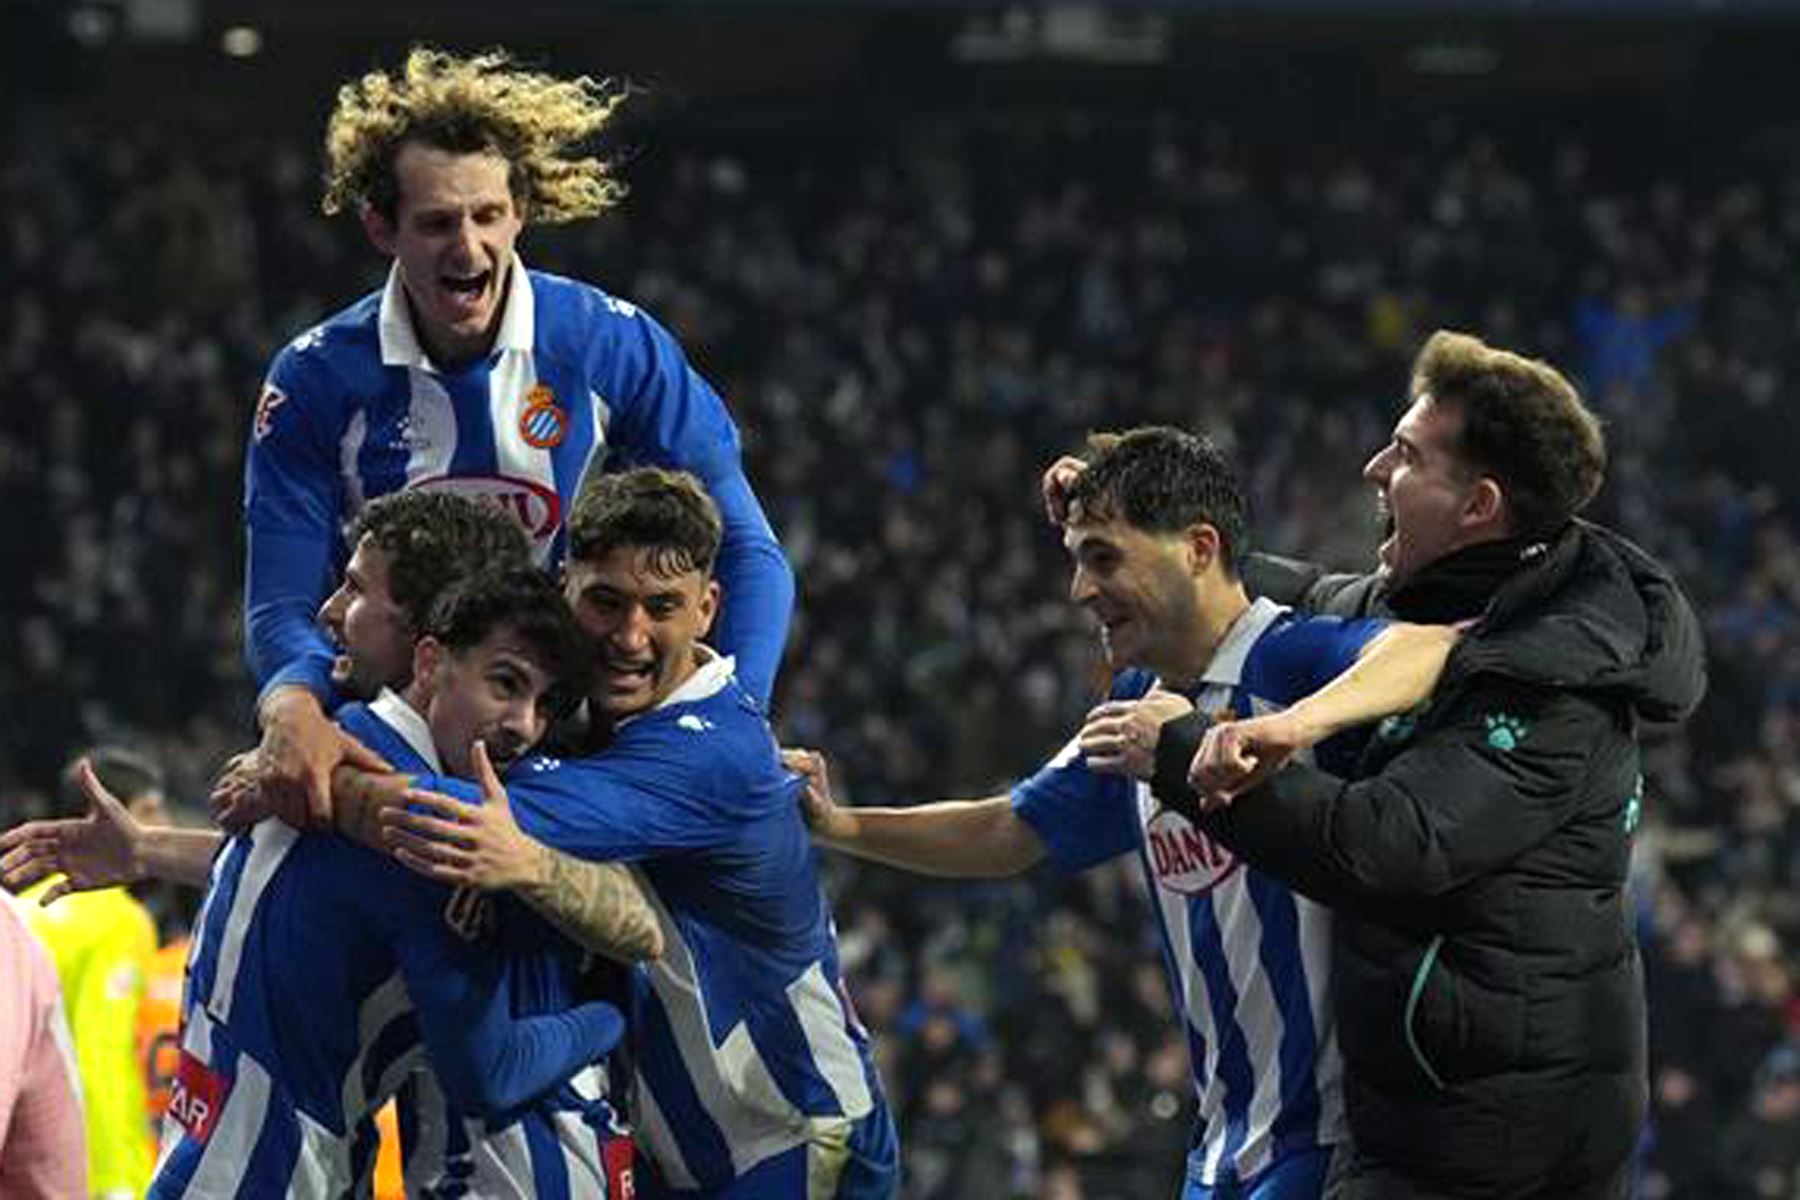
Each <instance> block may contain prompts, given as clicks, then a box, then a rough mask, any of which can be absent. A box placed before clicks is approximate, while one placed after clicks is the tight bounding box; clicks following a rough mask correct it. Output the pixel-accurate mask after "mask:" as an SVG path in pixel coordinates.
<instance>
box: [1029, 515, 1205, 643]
mask: <svg viewBox="0 0 1800 1200" xmlns="http://www.w3.org/2000/svg"><path fill="white" fill-rule="evenodd" d="M1063 545H1064V546H1065V547H1066V548H1067V549H1068V551H1069V557H1070V558H1071V559H1073V560H1074V564H1075V565H1074V574H1073V576H1072V577H1071V579H1070V580H1069V598H1070V599H1071V600H1073V601H1074V602H1075V603H1076V604H1077V605H1079V606H1080V607H1081V608H1083V609H1085V610H1086V611H1087V612H1089V613H1091V614H1092V615H1093V617H1094V619H1095V620H1096V621H1098V622H1099V624H1100V640H1101V642H1102V644H1103V645H1104V646H1105V647H1106V653H1107V658H1108V659H1109V660H1110V662H1111V663H1112V665H1113V667H1115V668H1119V667H1145V668H1148V669H1150V670H1153V671H1156V672H1158V673H1159V674H1175V673H1179V672H1180V671H1182V670H1184V669H1185V667H1186V664H1185V662H1184V658H1185V655H1184V653H1183V647H1184V644H1185V643H1186V641H1187V640H1189V637H1190V636H1191V631H1193V630H1196V629H1198V628H1200V626H1201V624H1202V623H1201V620H1200V613H1199V602H1198V593H1197V591H1196V588H1195V581H1194V576H1193V573H1192V566H1191V563H1190V560H1189V555H1188V541H1187V538H1186V537H1185V536H1184V535H1182V534H1155V533H1146V532H1144V531H1143V530H1141V529H1138V528H1135V527H1134V526H1132V525H1130V524H1128V523H1127V522H1125V521H1123V520H1120V519H1117V518H1115V519H1112V520H1086V519H1082V518H1081V517H1080V516H1079V514H1075V515H1073V516H1072V517H1071V519H1070V521H1069V522H1068V523H1067V524H1066V525H1065V526H1064V529H1063Z"/></svg>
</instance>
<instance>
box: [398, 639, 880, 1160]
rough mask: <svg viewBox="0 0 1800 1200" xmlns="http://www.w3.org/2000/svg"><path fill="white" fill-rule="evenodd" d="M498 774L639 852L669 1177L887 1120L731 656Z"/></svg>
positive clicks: (806, 849)
mask: <svg viewBox="0 0 1800 1200" xmlns="http://www.w3.org/2000/svg"><path fill="white" fill-rule="evenodd" d="M439 785H444V786H446V787H448V789H449V790H451V791H453V792H455V793H456V794H458V795H460V796H463V797H465V798H469V799H476V798H478V797H477V796H476V795H475V793H474V789H472V788H470V787H469V786H468V785H458V784H456V783H455V782H454V781H447V780H432V781H429V786H432V787H437V786H439ZM506 785H507V794H508V795H509V796H510V797H511V802H512V808H513V814H514V816H515V817H517V819H518V821H519V824H520V825H521V827H523V828H524V829H525V831H526V832H528V833H530V834H531V835H532V836H533V837H536V838H537V839H539V840H540V841H543V842H545V843H547V844H549V845H551V846H555V847H557V848H558V849H561V850H564V851H566V852H568V853H571V854H575V855H578V856H580V857H583V858H588V859H598V860H609V861H625V862H632V863H634V864H636V867H637V870H638V872H639V875H640V878H641V879H642V880H643V882H644V883H645V884H646V890H647V891H649V892H650V894H651V900H652V904H653V905H654V906H655V908H656V910H657V915H658V917H659V919H660V922H661V925H662V930H663V935H664V938H665V943H666V948H665V950H664V952H663V955H662V957H661V959H659V960H657V961H656V962H654V963H652V964H650V965H649V966H648V967H647V968H640V969H639V970H638V971H637V972H636V973H635V976H634V979H635V983H634V987H635V993H636V994H635V996H634V1012H633V1014H632V1017H633V1024H632V1031H633V1038H634V1047H635V1050H636V1057H637V1080H636V1083H637V1086H636V1088H635V1089H634V1097H633V1099H634V1105H635V1107H634V1109H633V1112H632V1126H633V1130H634V1133H635V1134H636V1136H637V1139H638V1144H639V1146H640V1147H641V1148H642V1149H644V1150H646V1151H647V1152H648V1154H649V1156H650V1157H651V1159H652V1160H653V1162H654V1164H655V1166H656V1168H657V1170H658V1173H659V1174H660V1175H661V1177H662V1180H663V1182H664V1183H665V1184H666V1185H667V1186H669V1187H673V1188H677V1189H684V1190H689V1189H691V1190H699V1191H702V1192H705V1191H709V1190H715V1189H718V1188H722V1187H724V1186H726V1185H727V1184H729V1183H730V1182H731V1181H732V1180H734V1179H737V1178H739V1177H741V1176H742V1175H744V1174H745V1173H746V1172H748V1171H749V1170H751V1169H752V1168H753V1167H755V1166H756V1165H757V1164H758V1163H761V1162H763V1161H765V1160H767V1159H769V1158H770V1157H772V1156H774V1155H777V1154H780V1153H783V1152H784V1151H788V1150H791V1149H793V1148H794V1147H796V1146H802V1145H805V1144H807V1143H809V1142H816V1143H820V1144H827V1143H835V1144H836V1145H838V1146H839V1147H840V1151H841V1146H842V1143H843V1142H844V1140H845V1139H846V1137H847V1135H848V1133H849V1128H848V1127H849V1126H850V1124H851V1123H852V1122H855V1121H857V1120H858V1119H861V1118H865V1117H869V1116H870V1115H871V1114H874V1115H876V1116H877V1117H878V1118H879V1119H881V1120H886V1119H887V1118H886V1103H885V1100H884V1099H883V1097H882V1094H881V1087H880V1083H879V1080H878V1079H877V1077H876V1073H875V1067H874V1063H873V1061H872V1059H871V1057H870V1051H869V1039H868V1035H867V1033H866V1032H865V1031H864V1029H863V1028H862V1026H861V1024H860V1023H859V1022H858V1021H857V1018H856V1015H855V1012H854V1011H853V1009H852V1007H851V1004H850V1001H849V997H848V996H847V994H846V993H845V991H844V987H843V982H842V978H841V975H840V972H839V968H838V955H837V943H836V934H835V931H834V929H833V927H832V923H831V916H830V911H829V908H828V906H827V903H826V900H825V896H824V894H823V892H822V891H821V890H820V887H819V876H818V866H817V860H816V858H815V855H814V851H813V848H812V843H811V839H810V837H809V836H808V833H807V830H806V824H805V821H804V819H803V818H802V815H801V811H800V802H799V788H800V786H801V785H800V781H799V780H798V779H797V778H796V777H794V776H793V775H791V774H789V773H788V772H787V770H786V769H785V768H783V766H782V765H781V759H780V755H779V747H778V746H777V745H776V742H775V738H774V734H773V733H772V732H771V730H770V729H769V725H768V722H767V721H766V720H765V719H764V718H763V715H762V710H761V707H760V706H759V705H758V704H757V702H756V700H755V698H754V697H752V696H751V695H750V694H749V693H748V692H747V691H746V690H745V689H744V687H743V686H742V685H741V684H740V683H739V682H738V681H737V680H736V678H734V676H733V674H732V661H731V660H730V659H729V658H717V657H714V658H711V659H710V660H709V661H708V662H707V663H706V664H705V665H703V666H702V667H701V668H700V669H699V670H698V671H697V672H696V673H695V674H694V676H693V677H692V678H691V679H689V680H688V681H687V682H686V683H685V684H684V685H682V686H681V687H680V688H678V689H677V690H676V691H675V692H674V693H673V694H672V695H671V696H669V698H668V699H667V700H665V701H664V702H663V703H662V704H661V705H659V706H657V707H656V708H654V709H651V710H650V711H648V712H645V713H642V714H640V715H638V716H636V717H634V718H632V719H630V720H628V721H625V722H623V723H622V724H621V725H620V727H619V729H618V731H617V733H616V734H615V736H614V738H613V741H612V742H611V744H610V745H608V746H607V748H606V750H605V751H604V752H603V753H601V754H597V755H593V756H590V757H585V758H579V759H556V758H548V757H538V758H534V759H528V760H526V761H525V762H523V763H520V764H518V765H516V766H515V767H514V768H513V769H512V771H511V772H509V774H508V777H507V780H506ZM421 786H427V782H426V781H421Z"/></svg>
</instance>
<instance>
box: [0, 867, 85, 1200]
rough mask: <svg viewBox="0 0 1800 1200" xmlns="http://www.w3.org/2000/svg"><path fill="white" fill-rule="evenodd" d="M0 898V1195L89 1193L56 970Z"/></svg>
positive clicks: (9, 902) (47, 1199)
mask: <svg viewBox="0 0 1800 1200" xmlns="http://www.w3.org/2000/svg"><path fill="white" fill-rule="evenodd" d="M18 903H19V901H17V900H14V899H13V898H12V897H11V896H8V895H6V894H5V893H0V1196H5V1197H7V1198H8V1200H15V1198H17V1200H38V1198H39V1197H42V1198H43V1200H66V1198H67V1197H70V1196H85V1195H87V1141H86V1138H85V1137H84V1136H83V1134H82V1128H81V1089H80V1084H78V1083H77V1082H76V1079H77V1076H76V1074H75V1054H74V1048H73V1047H72V1046H71V1044H70V1041H69V1026H68V1022H67V1021H66V1020H65V1019H64V1018H63V1009H62V993H61V991H60V990H59V989H58V986H57V982H56V970H55V968H53V967H52V966H51V965H50V956H49V955H48V954H46V953H45V951H44V948H43V947H42V946H40V945H39V944H38V942H37V939H36V938H34V937H33V936H32V935H31V931H30V930H28V929H27V928H26V927H25V919H24V917H22V916H21V915H20V914H19V912H18V911H17V909H16V908H15V905H17V904H18Z"/></svg>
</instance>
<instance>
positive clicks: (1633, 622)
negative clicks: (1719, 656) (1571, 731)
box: [1445, 521, 1706, 724]
mask: <svg viewBox="0 0 1800 1200" xmlns="http://www.w3.org/2000/svg"><path fill="white" fill-rule="evenodd" d="M1521 557H1522V558H1523V559H1524V560H1525V561H1524V565H1522V566H1521V567H1520V568H1519V569H1518V570H1517V571H1516V572H1514V573H1513V574H1512V575H1511V576H1509V577H1508V578H1507V579H1506V580H1505V581H1504V582H1503V583H1502V584H1501V585H1500V588H1499V590H1498V591H1497V592H1496V593H1495V594H1494V597H1493V600H1492V601H1491V602H1490V603H1489V604H1488V605H1487V608H1486V611H1485V612H1484V613H1483V615H1482V616H1481V618H1480V620H1479V621H1478V622H1477V624H1476V626H1475V628H1474V629H1473V630H1472V632H1471V636H1470V637H1468V638H1466V639H1464V641H1463V643H1462V645H1461V646H1459V647H1458V648H1457V651H1456V653H1455V655H1454V656H1452V658H1451V661H1450V666H1449V668H1448V671H1447V673H1446V678H1445V683H1449V682H1450V681H1451V680H1453V679H1457V678H1462V677H1466V676H1468V675H1472V674H1476V673H1494V674H1499V675H1503V676H1506V677H1509V678H1513V679H1518V680H1521V681H1523V682H1528V683H1533V684H1544V685H1548V686H1551V687H1558V688H1568V689H1572V690H1576V691H1583V692H1596V693H1606V694H1610V695H1615V696H1620V697H1622V698H1623V699H1624V700H1625V701H1626V702H1627V703H1628V704H1630V706H1631V707H1632V708H1633V709H1634V710H1635V711H1636V712H1637V714H1638V716H1639V717H1640V718H1641V719H1643V720H1645V721H1649V722H1653V723H1659V724H1660V723H1666V722H1672V721H1679V720H1682V719H1683V718H1685V717H1687V716H1688V715H1689V714H1690V713H1692V712H1693V711H1694V709H1695V708H1696V707H1697V706H1698V705H1699V703H1700V700H1701V697H1703V696H1704V695H1705V694H1706V655H1705V649H1704V642H1703V638H1702V634H1701V630H1700V622H1699V619H1698V618H1697V617H1696V616H1695V614H1694V609H1693V606H1692V605H1690V604H1689V603H1688V601H1687V597H1686V596H1684V595H1683V594H1682V592H1681V588H1680V586H1679V585H1678V584H1677V583H1676V582H1675V580H1674V578H1673V577H1672V576H1670V574H1669V573H1668V571H1667V570H1665V569H1664V568H1663V566H1662V565H1661V564H1660V563H1658V562H1657V561H1656V560H1655V559H1653V558H1651V557H1650V555H1648V554H1646V553H1645V552H1644V551H1643V550H1641V549H1639V548H1638V547H1637V546H1636V545H1635V544H1633V543H1632V542H1631V541H1630V540H1628V539H1626V538H1624V537H1622V536H1620V535H1619V534H1617V533H1614V532H1613V531H1611V530H1609V529H1606V528H1603V527H1601V526H1598V525H1592V524H1589V523H1588V522H1586V521H1574V522H1571V523H1570V524H1569V525H1568V526H1567V527H1566V528H1565V529H1564V530H1563V531H1562V533H1561V534H1559V535H1558V536H1556V537H1555V538H1553V539H1551V540H1550V541H1548V542H1540V543H1534V544H1531V545H1528V546H1526V547H1524V549H1523V551H1522V553H1521ZM1552 599H1553V600H1554V601H1555V603H1554V604H1546V603H1545V601H1547V600H1552Z"/></svg>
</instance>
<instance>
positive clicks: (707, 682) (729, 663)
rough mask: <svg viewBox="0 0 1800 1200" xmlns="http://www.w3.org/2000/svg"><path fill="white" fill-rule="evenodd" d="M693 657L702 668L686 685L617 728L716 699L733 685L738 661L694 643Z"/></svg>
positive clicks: (628, 718)
mask: <svg viewBox="0 0 1800 1200" xmlns="http://www.w3.org/2000/svg"><path fill="white" fill-rule="evenodd" d="M694 656H695V657H696V658H698V659H699V660H700V666H699V667H698V668H697V669H696V670H695V671H694V673H693V674H692V675H689V676H688V678H687V682H686V683H684V684H682V685H681V686H680V687H678V688H676V689H675V690H674V691H672V692H670V693H669V694H668V695H666V696H664V697H663V698H662V699H661V700H660V701H658V702H657V703H655V704H653V705H651V706H650V707H649V708H646V709H645V710H644V711H642V712H635V713H632V714H631V715H630V716H628V717H624V718H621V719H620V721H619V722H618V727H619V728H623V727H624V726H626V725H629V724H631V723H632V722H633V721H635V720H637V719H638V718H639V717H647V716H649V715H650V714H651V713H653V712H656V711H657V710H658V709H663V708H667V707H669V706H670V705H671V704H690V703H692V702H693V701H696V700H705V699H706V698H707V697H709V696H716V695H718V694H719V693H720V692H722V691H724V690H725V685H726V684H728V683H730V682H731V677H732V675H733V674H734V673H735V672H736V671H737V659H736V658H735V657H733V656H732V655H729V654H720V653H719V652H718V651H717V650H714V649H713V648H712V647H711V646H705V645H702V644H700V643H699V642H695V643H694Z"/></svg>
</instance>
